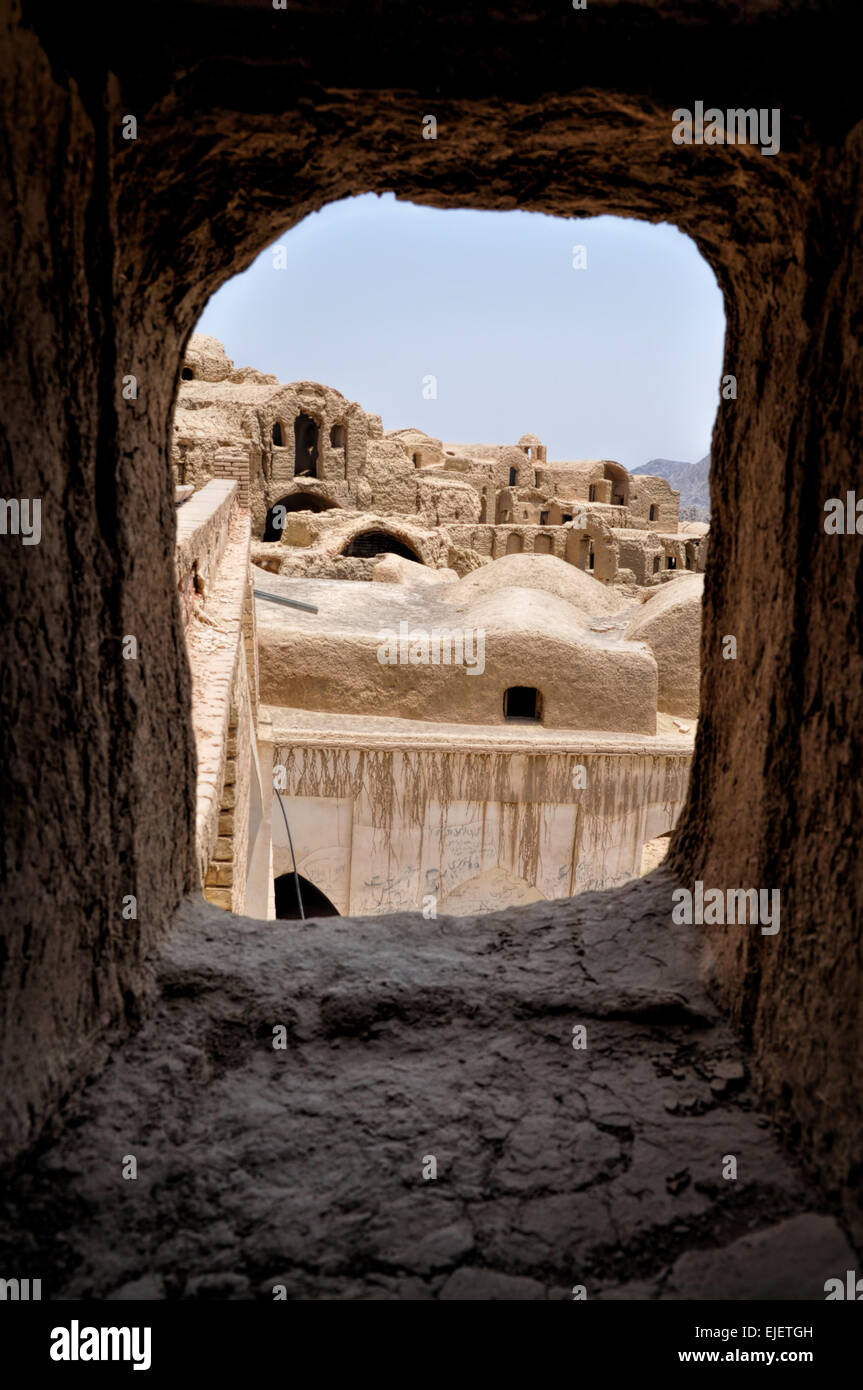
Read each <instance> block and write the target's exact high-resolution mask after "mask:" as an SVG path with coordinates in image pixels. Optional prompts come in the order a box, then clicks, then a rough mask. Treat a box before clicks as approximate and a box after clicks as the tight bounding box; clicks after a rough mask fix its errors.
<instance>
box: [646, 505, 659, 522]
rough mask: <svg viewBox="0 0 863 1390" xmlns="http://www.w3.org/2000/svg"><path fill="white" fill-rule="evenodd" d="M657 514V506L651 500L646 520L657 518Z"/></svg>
mask: <svg viewBox="0 0 863 1390" xmlns="http://www.w3.org/2000/svg"><path fill="white" fill-rule="evenodd" d="M658 516H659V508H658V507H657V505H656V503H655V502H652V503H651V506H650V515H649V516H648V518H647V519H648V521H655V520H656V518H657V517H658Z"/></svg>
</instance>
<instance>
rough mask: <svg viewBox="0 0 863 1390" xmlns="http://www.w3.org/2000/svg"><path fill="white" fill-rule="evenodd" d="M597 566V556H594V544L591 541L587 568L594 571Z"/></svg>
mask: <svg viewBox="0 0 863 1390" xmlns="http://www.w3.org/2000/svg"><path fill="white" fill-rule="evenodd" d="M595 564H596V555H595V554H594V550H593V542H592V541H591V543H590V549H589V550H588V552H587V568H588V569H589V570H592V569H593V567H594V565H595Z"/></svg>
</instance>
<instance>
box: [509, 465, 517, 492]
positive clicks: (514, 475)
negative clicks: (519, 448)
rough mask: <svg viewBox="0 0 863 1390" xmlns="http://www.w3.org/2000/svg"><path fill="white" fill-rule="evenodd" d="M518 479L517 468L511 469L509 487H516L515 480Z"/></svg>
mask: <svg viewBox="0 0 863 1390" xmlns="http://www.w3.org/2000/svg"><path fill="white" fill-rule="evenodd" d="M517 477H518V472H517V471H516V469H515V468H511V469H510V470H509V485H510V487H515V480H516V478H517Z"/></svg>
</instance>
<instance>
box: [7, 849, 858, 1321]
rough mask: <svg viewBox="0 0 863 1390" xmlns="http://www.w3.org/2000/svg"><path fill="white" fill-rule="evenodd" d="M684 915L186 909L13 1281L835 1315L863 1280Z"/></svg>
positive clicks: (117, 1294) (24, 1203)
mask: <svg viewBox="0 0 863 1390" xmlns="http://www.w3.org/2000/svg"><path fill="white" fill-rule="evenodd" d="M670 891H671V879H670V878H669V877H668V876H667V871H665V870H664V869H660V870H658V871H657V872H656V873H654V874H653V875H651V876H650V877H649V878H647V879H642V880H636V881H635V882H633V883H631V884H629V885H627V886H626V887H625V888H623V889H621V890H619V891H617V892H613V893H604V894H584V895H582V896H581V897H579V898H578V899H576V900H571V901H562V902H554V903H546V902H543V903H536V904H533V905H531V906H530V907H526V908H525V907H520V908H519V909H517V911H503V912H498V913H495V914H492V915H490V916H487V917H479V918H439V919H438V920H436V921H426V920H424V919H423V918H422V917H421V916H419V915H418V914H411V915H408V914H399V915H397V916H393V917H387V918H382V919H381V918H379V919H371V918H366V919H354V920H351V919H347V918H333V919H327V920H326V921H320V922H311V923H308V924H305V925H302V924H288V923H278V924H269V925H265V924H262V923H257V922H253V921H251V920H250V919H236V918H235V919H233V920H231V919H229V918H228V917H227V916H225V915H223V914H222V913H220V912H219V911H218V910H216V909H213V908H211V907H209V906H207V905H206V904H204V903H203V902H188V903H187V904H186V905H185V906H184V908H183V909H182V910H181V912H180V914H179V915H178V919H177V923H176V928H175V931H174V933H173V935H172V936H171V939H170V940H169V942H168V943H167V945H166V947H165V949H164V951H163V953H162V955H161V957H160V958H159V960H158V962H157V969H158V983H159V988H160V998H159V1002H158V1004H157V1006H156V1007H155V1008H154V1010H153V1011H152V1012H151V1013H150V1015H149V1016H148V1018H147V1020H146V1022H145V1023H144V1025H143V1026H142V1027H141V1028H140V1030H139V1031H138V1033H137V1034H136V1036H134V1037H133V1038H132V1039H131V1040H130V1041H129V1042H127V1043H126V1044H125V1045H124V1046H123V1047H121V1048H120V1049H119V1050H118V1051H117V1052H116V1053H115V1054H114V1056H113V1058H112V1060H111V1062H110V1063H109V1065H108V1067H107V1069H106V1070H105V1071H104V1072H103V1073H102V1074H101V1075H100V1076H99V1077H97V1078H96V1079H95V1080H94V1081H93V1082H91V1084H90V1086H89V1087H88V1089H87V1090H86V1092H85V1093H84V1095H83V1097H82V1098H81V1099H80V1100H79V1101H78V1102H77V1103H76V1105H75V1106H74V1107H73V1108H70V1109H69V1111H68V1112H67V1116H66V1127H65V1130H64V1131H63V1132H62V1133H61V1134H60V1135H59V1137H57V1138H56V1139H55V1140H54V1141H53V1142H51V1143H49V1144H47V1145H44V1146H43V1148H42V1149H41V1151H40V1152H39V1154H38V1156H36V1157H34V1158H32V1159H31V1160H30V1161H29V1162H28V1164H27V1165H26V1166H25V1167H24V1168H23V1169H22V1170H21V1171H19V1173H18V1175H17V1176H16V1177H15V1179H14V1180H13V1181H12V1182H11V1183H10V1185H9V1187H8V1188H7V1192H6V1196H5V1199H4V1202H3V1205H2V1208H0V1253H2V1257H3V1259H4V1262H5V1264H6V1265H8V1266H9V1267H10V1268H11V1267H13V1263H14V1267H15V1268H17V1269H21V1270H22V1272H23V1273H24V1274H27V1273H31V1274H32V1275H33V1276H34V1277H38V1276H40V1275H41V1277H42V1278H43V1281H44V1284H43V1289H44V1296H46V1297H54V1298H98V1299H101V1298H163V1297H168V1298H178V1297H186V1298H190V1297H191V1298H216V1299H222V1298H253V1297H262V1298H272V1297H273V1292H272V1290H273V1286H274V1285H277V1284H281V1285H284V1287H285V1292H286V1296H287V1297H288V1298H290V1299H294V1298H313V1299H314V1298H336V1299H424V1298H443V1299H468V1298H477V1299H547V1298H548V1299H555V1298H561V1299H568V1298H571V1297H572V1293H571V1290H572V1286H573V1285H576V1284H581V1285H584V1286H585V1289H586V1293H587V1296H588V1297H589V1298H705V1299H710V1298H719V1299H722V1298H769V1297H776V1298H814V1299H823V1297H824V1293H823V1285H824V1281H825V1279H827V1278H829V1277H833V1276H835V1275H842V1274H843V1271H844V1270H845V1269H846V1268H851V1267H853V1263H854V1255H853V1252H852V1251H851V1249H850V1247H849V1245H848V1243H847V1241H846V1239H845V1237H844V1235H843V1234H842V1231H841V1230H840V1228H839V1226H838V1225H837V1224H836V1222H835V1220H834V1218H833V1217H832V1216H831V1215H829V1214H826V1213H825V1210H824V1207H823V1204H822V1203H821V1200H820V1198H819V1196H818V1194H817V1193H816V1192H815V1191H814V1190H813V1188H812V1187H811V1186H810V1185H809V1184H807V1182H806V1181H805V1180H804V1179H803V1178H802V1176H801V1175H800V1173H799V1171H798V1169H797V1168H796V1166H795V1164H794V1162H793V1160H792V1159H791V1158H790V1157H789V1156H788V1155H787V1154H786V1153H784V1152H783V1150H782V1148H781V1147H780V1145H779V1143H778V1141H777V1139H776V1136H775V1135H774V1133H773V1130H772V1128H771V1126H770V1124H769V1122H768V1120H767V1119H766V1118H765V1117H764V1116H763V1115H762V1114H761V1113H760V1112H759V1109H758V1107H757V1104H756V1103H755V1101H754V1099H753V1096H752V1092H751V1089H750V1085H749V1081H748V1076H747V1071H746V1066H745V1060H744V1058H743V1056H742V1054H741V1052H740V1050H739V1047H738V1045H737V1043H736V1042H735V1040H734V1039H733V1037H732V1035H731V1033H730V1031H729V1030H728V1028H727V1026H726V1025H725V1023H724V1021H723V1020H722V1019H721V1018H720V1016H719V1015H718V1014H717V1012H716V1011H715V1009H714V1007H713V1006H712V1004H711V1003H710V1002H709V1000H708V999H707V998H706V996H705V995H704V993H703V990H702V987H701V985H700V984H699V982H698V978H697V973H696V968H695V962H694V956H693V954H692V952H693V946H694V945H695V943H696V938H695V935H694V931H693V929H692V928H686V927H674V926H671V925H670V920H669V902H670ZM279 1025H282V1026H283V1027H284V1028H285V1029H286V1046H285V1047H284V1048H283V1049H274V1047H273V1041H274V1033H273V1030H274V1028H276V1027H278V1026H279ZM578 1025H584V1026H585V1027H586V1029H587V1047H586V1048H584V1049H575V1048H574V1047H573V1045H572V1043H573V1028H574V1027H577V1026H578ZM126 1155H134V1157H135V1158H136V1159H137V1165H138V1176H137V1179H136V1180H134V1181H129V1180H124V1179H123V1177H122V1169H123V1161H124V1156H126ZM429 1156H434V1158H435V1159H436V1162H437V1177H436V1178H435V1179H429V1180H424V1178H423V1166H424V1164H425V1163H426V1162H427V1159H428V1157H429ZM728 1156H732V1157H734V1158H735V1159H736V1161H737V1178H736V1180H729V1179H727V1178H725V1177H723V1166H724V1165H726V1163H727V1157H728ZM13 1252H14V1261H13V1260H12V1256H13ZM849 1262H850V1263H849Z"/></svg>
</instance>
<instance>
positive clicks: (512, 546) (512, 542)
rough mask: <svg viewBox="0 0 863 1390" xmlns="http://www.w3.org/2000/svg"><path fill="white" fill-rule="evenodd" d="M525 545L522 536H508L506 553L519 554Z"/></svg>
mask: <svg viewBox="0 0 863 1390" xmlns="http://www.w3.org/2000/svg"><path fill="white" fill-rule="evenodd" d="M523 545H524V541H523V540H522V538H521V536H507V538H506V553H507V555H518V554H519V553H520V551H521V549H522V547H523Z"/></svg>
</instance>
